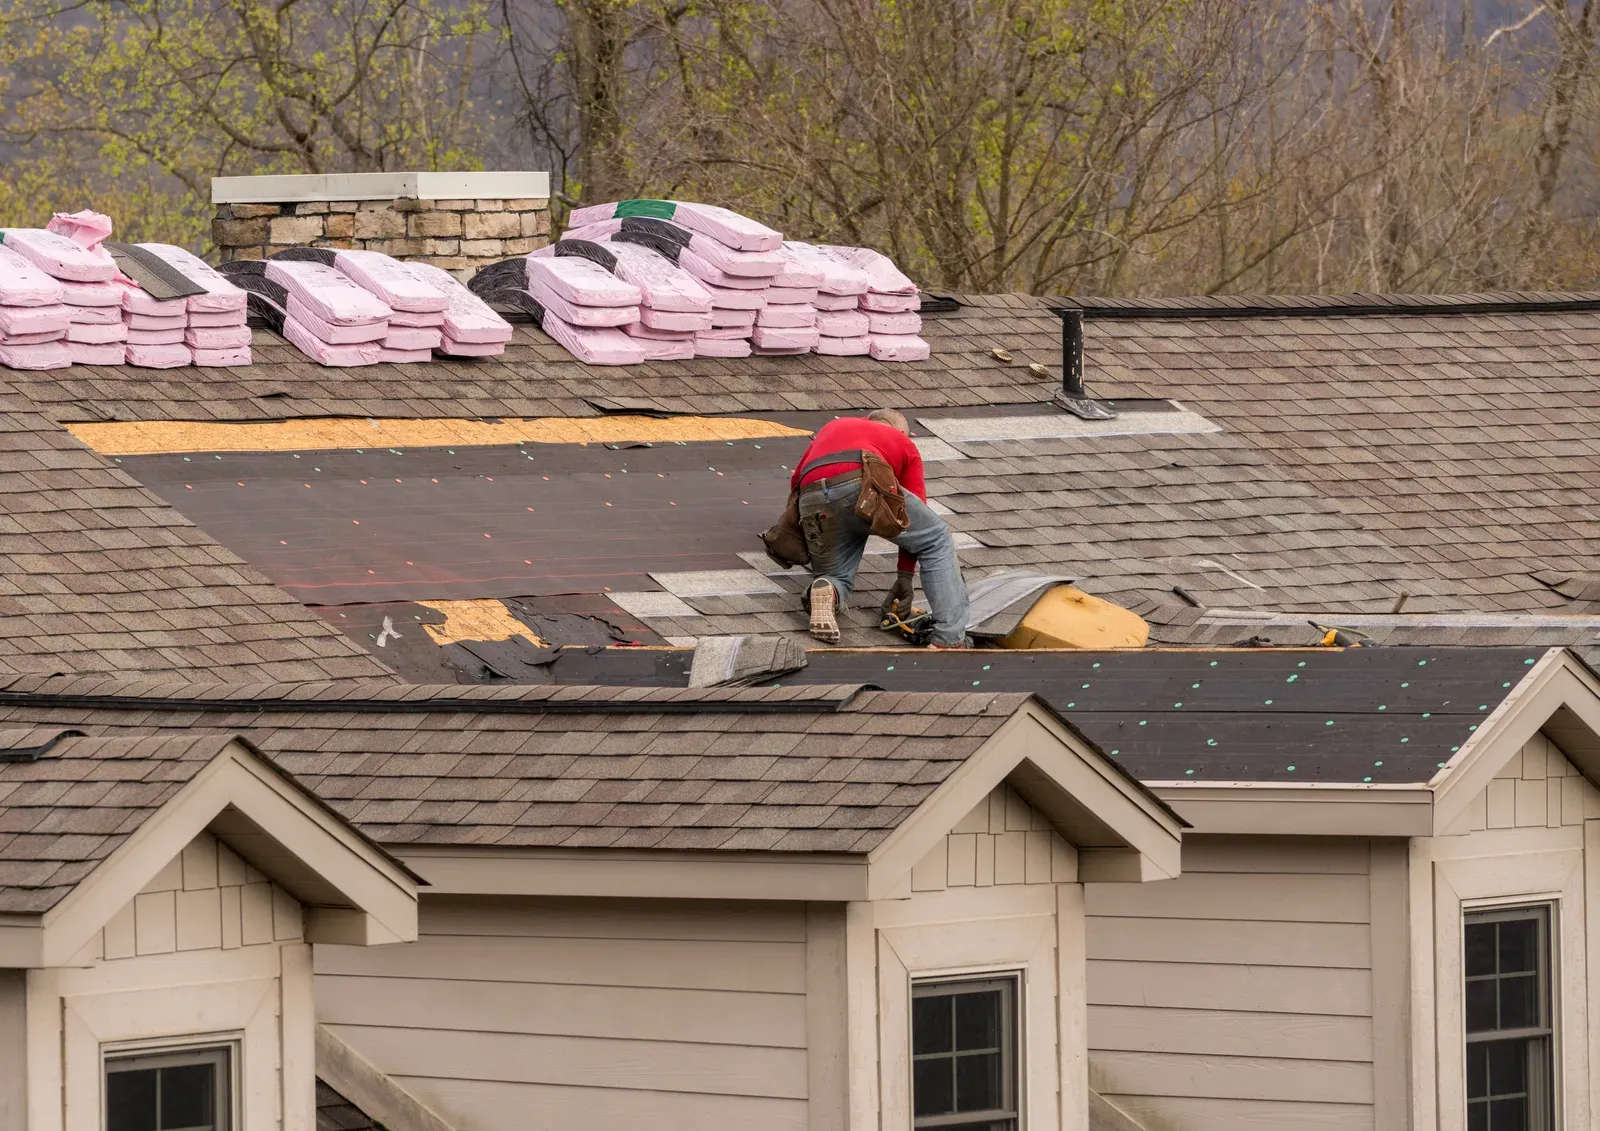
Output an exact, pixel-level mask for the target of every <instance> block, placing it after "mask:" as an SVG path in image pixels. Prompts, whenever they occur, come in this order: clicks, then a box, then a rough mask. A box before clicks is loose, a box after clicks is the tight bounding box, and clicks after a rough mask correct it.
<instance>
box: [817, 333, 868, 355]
mask: <svg viewBox="0 0 1600 1131" xmlns="http://www.w3.org/2000/svg"><path fill="white" fill-rule="evenodd" d="M811 348H812V351H813V352H814V353H820V354H824V355H826V356H828V357H861V356H863V355H865V354H866V353H868V352H869V351H870V350H871V349H872V340H871V339H870V338H868V337H866V336H865V335H862V336H861V337H859V338H827V337H823V338H818V339H817V344H816V345H815V346H813V347H811Z"/></svg>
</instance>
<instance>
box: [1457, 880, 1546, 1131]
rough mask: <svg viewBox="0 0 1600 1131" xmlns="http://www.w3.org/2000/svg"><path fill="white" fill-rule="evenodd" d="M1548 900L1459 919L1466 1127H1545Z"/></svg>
mask: <svg viewBox="0 0 1600 1131" xmlns="http://www.w3.org/2000/svg"><path fill="white" fill-rule="evenodd" d="M1550 911H1551V909H1550V908H1549V907H1548V906H1543V907H1526V908H1515V909H1506V910H1496V911H1475V912H1472V913H1470V914H1469V915H1468V916H1467V917H1466V921H1465V923H1464V924H1463V936H1464V937H1463V943H1464V948H1463V956H1462V957H1463V970H1464V972H1465V978H1466V985H1465V987H1464V990H1465V993H1464V997H1463V1009H1464V1021H1465V1027H1466V1037H1467V1049H1466V1053H1467V1056H1466V1069H1467V1127H1468V1131H1551V1128H1553V1126H1554V1122H1553V1119H1552V1112H1553V1110H1554V1096H1553V1095H1552V1089H1551V1083H1552V1080H1553V1077H1554V1073H1553V1064H1552V1049H1551V1034H1552V1029H1551V1021H1550V1009H1551V1004H1550V983H1551V977H1550V973H1551V972H1550Z"/></svg>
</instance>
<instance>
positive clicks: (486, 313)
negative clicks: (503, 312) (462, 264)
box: [405, 262, 511, 357]
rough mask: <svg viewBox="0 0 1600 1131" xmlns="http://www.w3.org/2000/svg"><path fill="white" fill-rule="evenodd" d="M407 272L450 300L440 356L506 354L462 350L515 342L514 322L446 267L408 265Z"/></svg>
mask: <svg viewBox="0 0 1600 1131" xmlns="http://www.w3.org/2000/svg"><path fill="white" fill-rule="evenodd" d="M405 267H406V270H407V271H409V272H410V273H411V274H413V275H415V276H416V277H417V278H419V279H422V280H424V281H426V282H430V283H432V284H433V285H434V286H436V287H438V288H439V289H440V290H442V291H444V293H445V297H446V298H447V299H448V300H449V302H448V303H447V305H446V306H445V311H444V323H443V326H444V344H443V345H441V346H440V347H439V352H440V353H446V354H455V355H456V356H459V357H484V356H489V355H490V354H491V353H499V352H502V351H500V350H495V351H483V352H476V351H475V352H473V353H462V352H460V351H459V347H461V346H468V345H500V346H502V347H503V346H504V344H505V343H506V342H509V341H510V340H511V323H509V322H507V321H506V320H505V319H504V318H501V317H500V316H499V315H498V314H496V313H495V312H494V310H493V309H491V308H490V306H489V304H488V303H486V302H484V301H483V300H482V299H481V298H479V297H478V296H477V295H475V294H473V293H472V292H471V291H469V290H467V288H466V287H465V286H463V285H462V284H461V282H460V281H459V280H457V279H456V277H455V276H454V275H452V274H450V272H448V271H446V270H444V268H442V267H435V266H434V265H433V264H431V263H415V262H408V263H406V265H405Z"/></svg>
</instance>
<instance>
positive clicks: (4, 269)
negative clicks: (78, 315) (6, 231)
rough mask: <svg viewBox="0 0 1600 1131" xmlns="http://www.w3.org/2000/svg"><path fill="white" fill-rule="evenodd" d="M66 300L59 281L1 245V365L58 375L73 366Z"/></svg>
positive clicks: (12, 248) (14, 251)
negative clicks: (53, 371)
mask: <svg viewBox="0 0 1600 1131" xmlns="http://www.w3.org/2000/svg"><path fill="white" fill-rule="evenodd" d="M65 295H66V292H65V289H64V288H63V287H62V285H61V283H60V282H59V281H58V280H56V279H54V278H52V277H51V276H50V275H48V274H46V273H45V272H44V271H43V270H41V269H40V268H39V267H38V266H37V265H36V264H35V263H33V262H32V261H31V260H30V259H27V258H25V257H24V256H22V255H21V254H19V253H18V252H17V250H16V249H15V248H14V247H10V246H7V245H5V244H3V243H0V365H6V366H9V367H11V368H12V369H63V368H65V367H66V366H68V365H71V364H72V355H71V351H70V350H69V348H68V346H67V344H66V336H67V329H68V327H69V326H70V322H69V317H70V314H71V310H70V308H69V307H67V306H66V304H65Z"/></svg>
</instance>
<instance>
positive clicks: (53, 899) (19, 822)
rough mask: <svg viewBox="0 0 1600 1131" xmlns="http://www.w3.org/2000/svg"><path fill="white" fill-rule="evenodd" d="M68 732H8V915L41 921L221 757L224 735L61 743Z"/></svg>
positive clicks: (4, 868)
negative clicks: (25, 755)
mask: <svg viewBox="0 0 1600 1131" xmlns="http://www.w3.org/2000/svg"><path fill="white" fill-rule="evenodd" d="M62 729H63V728H62V727H59V726H58V727H39V728H30V729H5V730H0V914H12V915H22V914H42V913H44V912H46V911H48V910H50V908H52V907H54V906H55V905H56V904H57V903H59V902H60V901H61V899H62V898H63V897H65V896H66V894H67V893H68V892H70V891H71V890H72V889H73V888H74V887H75V886H76V885H77V884H78V883H79V882H80V881H82V880H83V879H84V877H86V876H87V875H88V874H89V873H90V872H92V871H93V870H94V869H95V867H96V866H97V865H98V864H100V862H101V861H103V860H105V859H106V858H107V857H108V856H110V855H111V854H112V853H113V852H115V851H116V850H117V848H118V847H119V846H121V845H122V843H123V842H124V841H126V840H127V839H128V837H130V836H132V835H133V834H134V833H135V832H137V831H138V829H139V827H140V826H141V825H143V824H144V822H145V821H146V820H147V819H149V817H150V816H151V815H152V814H153V813H155V811H156V810H157V809H159V808H161V806H162V805H164V804H166V802H167V801H168V800H170V799H171V798H172V796H173V795H174V794H176V793H177V792H178V791H179V790H180V789H182V788H183V786H184V785H185V784H186V783H187V782H189V780H190V779H192V778H193V777H194V775H195V774H197V773H199V772H200V771H201V770H202V769H204V768H205V766H206V765H207V763H209V762H210V761H211V760H212V759H213V758H215V757H216V756H217V755H218V754H219V753H221V751H222V749H223V747H225V746H227V745H228V743H229V742H230V741H231V736H230V735H228V734H226V733H217V732H207V731H196V732H192V733H177V734H163V735H161V736H159V737H156V736H149V737H136V736H131V735H120V736H112V737H82V738H79V737H70V736H69V737H60V738H59V739H58V740H57V741H56V742H55V744H54V745H53V746H51V747H50V748H49V750H48V751H46V752H45V753H44V754H43V755H42V756H41V757H40V758H39V759H38V760H37V761H23V762H7V761H4V760H3V755H4V753H5V752H6V751H12V750H16V749H19V748H23V747H34V748H37V747H39V746H40V745H42V744H43V743H45V742H48V741H49V740H50V739H51V738H53V737H56V736H59V735H60V732H61V731H62Z"/></svg>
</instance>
